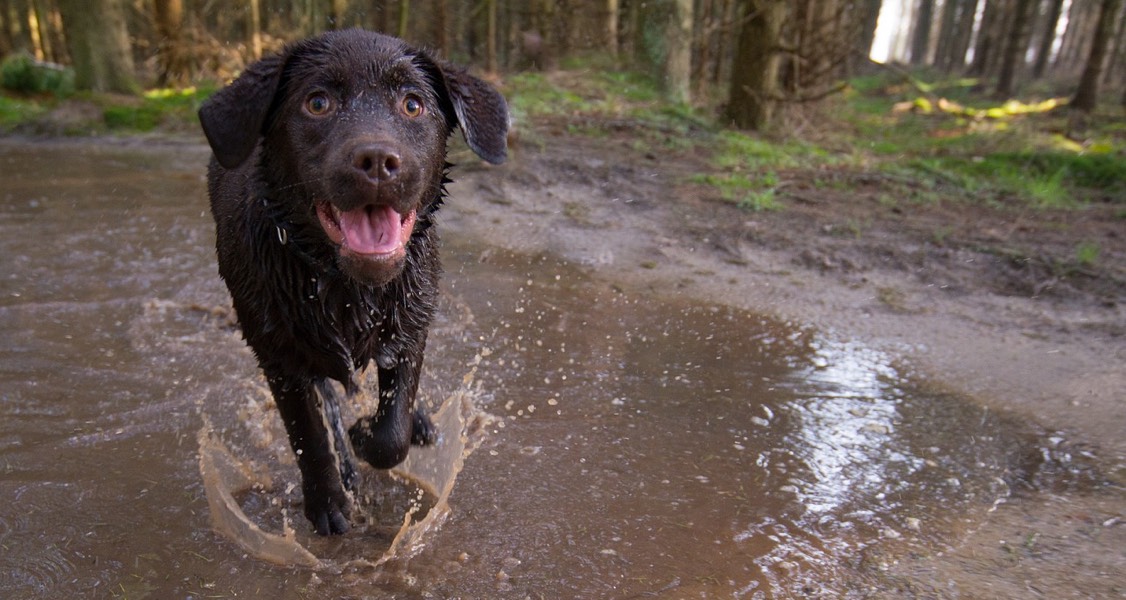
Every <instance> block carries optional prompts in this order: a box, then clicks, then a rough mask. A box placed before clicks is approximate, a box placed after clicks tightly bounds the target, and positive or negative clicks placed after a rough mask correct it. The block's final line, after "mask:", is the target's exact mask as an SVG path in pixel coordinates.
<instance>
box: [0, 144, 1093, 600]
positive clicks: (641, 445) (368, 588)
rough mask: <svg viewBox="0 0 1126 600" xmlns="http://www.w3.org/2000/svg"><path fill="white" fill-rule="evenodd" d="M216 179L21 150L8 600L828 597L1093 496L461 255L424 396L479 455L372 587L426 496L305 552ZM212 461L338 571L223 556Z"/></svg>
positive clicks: (687, 324) (1039, 448)
mask: <svg viewBox="0 0 1126 600" xmlns="http://www.w3.org/2000/svg"><path fill="white" fill-rule="evenodd" d="M205 161H206V154H205V152H204V149H203V148H202V147H201V146H198V145H194V144H184V145H175V144H164V145H161V144H156V143H140V142H134V143H122V142H113V143H107V144H101V145H99V144H90V143H86V144H74V143H35V144H27V143H19V142H4V143H3V144H0V170H2V171H3V173H4V175H3V181H4V184H3V191H2V192H0V264H3V271H2V275H3V279H2V280H0V340H2V342H3V343H2V344H0V356H2V360H0V498H4V499H5V501H4V502H0V548H2V549H3V552H2V553H0V590H4V591H5V595H6V597H13V598H60V597H114V596H120V597H129V598H140V597H154V598H165V597H234V596H240V597H264V596H269V597H276V598H303V597H310V596H312V597H370V598H384V597H386V598H391V597H420V598H446V597H467V598H479V597H480V598H483V597H516V598H523V597H615V598H631V597H669V598H684V597H735V598H743V597H746V598H755V597H772V596H779V595H793V596H819V595H824V596H832V595H837V594H840V593H845V592H851V593H860V590H863V589H865V586H866V585H867V581H868V579H869V578H870V573H871V572H873V570H877V571H878V570H879V569H878V565H875V566H873V565H874V564H875V563H879V562H881V561H885V560H887V559H886V557H887V556H889V555H891V556H894V555H897V554H907V553H911V552H922V553H933V552H936V551H941V550H942V549H943V548H946V547H947V545H948V544H950V543H952V541H953V540H956V539H958V537H959V536H960V535H962V534H963V533H965V532H966V531H969V530H972V529H974V528H975V527H977V526H978V525H979V523H980V522H981V521H982V519H983V518H984V516H985V515H986V514H987V512H988V511H990V510H991V509H993V507H994V506H996V505H997V503H998V502H1001V501H1003V500H1004V499H1005V498H1006V497H1008V496H1009V495H1010V494H1011V493H1013V491H1014V490H1017V489H1020V488H1022V487H1029V486H1038V487H1045V486H1046V487H1051V485H1053V483H1052V482H1063V484H1065V485H1068V486H1072V487H1075V486H1088V487H1094V486H1095V485H1096V484H1097V480H1098V477H1097V476H1096V475H1092V474H1090V473H1088V472H1087V471H1085V470H1084V469H1083V468H1081V467H1078V466H1074V465H1077V464H1079V463H1082V462H1083V461H1084V455H1083V451H1082V450H1081V449H1073V448H1069V447H1066V446H1065V444H1064V442H1062V441H1061V440H1059V439H1058V438H1056V437H1053V435H1052V434H1050V433H1042V432H1040V430H1039V429H1038V428H1037V427H1035V426H1033V425H1032V424H1030V423H1027V422H1025V421H1023V420H1021V419H1018V418H1015V417H1011V416H1007V415H1004V414H999V413H998V412H997V411H994V410H989V409H988V408H985V407H984V406H983V405H980V404H977V403H974V402H971V401H969V400H967V399H965V398H963V397H960V396H958V395H956V394H953V393H949V392H947V391H944V390H945V389H946V386H945V385H944V384H943V382H940V381H931V380H927V379H925V378H923V377H920V376H918V375H917V374H915V373H912V372H911V371H910V369H908V368H906V367H904V366H902V365H901V364H900V363H899V362H898V360H897V357H895V356H891V355H889V354H887V353H886V352H884V351H880V350H876V349H874V348H871V347H867V346H865V345H864V344H863V343H860V342H857V341H855V340H850V339H847V338H840V337H835V336H833V335H830V334H826V333H824V332H821V331H818V330H815V329H812V328H809V327H806V326H803V325H802V324H800V323H789V322H779V321H776V320H772V319H770V318H767V317H764V316H760V315H756V314H753V313H749V312H745V311H742V310H739V309H734V308H730V307H725V306H720V305H711V304H708V303H704V302H699V301H689V300H684V299H682V300H669V299H657V298H655V297H652V296H650V295H648V294H644V293H640V292H637V291H631V290H627V289H623V288H620V287H618V286H616V285H615V284H614V282H612V281H607V280H605V279H602V278H600V276H599V274H598V273H596V272H594V271H593V270H592V269H591V268H590V267H589V266H584V265H580V264H576V263H572V262H568V260H566V259H564V258H562V257H560V256H556V255H552V254H545V253H530V254H529V253H521V252H515V251H511V250H506V249H503V248H500V247H495V246H490V245H483V244H480V243H478V242H473V241H467V240H463V239H457V238H456V237H455V236H453V235H449V236H447V239H446V246H445V253H444V262H445V265H446V271H447V276H446V279H445V290H446V294H445V299H444V301H443V307H442V313H441V316H440V318H439V321H438V323H437V324H436V326H435V328H434V329H433V331H432V333H431V341H430V344H429V347H430V351H429V353H428V355H427V361H428V366H427V370H426V374H425V376H424V381H423V383H422V396H423V398H424V401H425V402H427V403H428V405H430V406H432V407H436V406H438V405H439V404H441V403H442V402H443V401H444V400H445V399H446V398H448V397H451V396H455V395H458V394H460V396H458V397H459V398H461V399H462V400H464V401H465V403H466V405H467V406H466V408H465V411H466V421H467V422H468V423H469V424H470V425H469V427H470V429H471V430H470V431H468V432H466V435H467V438H470V445H471V447H475V448H476V450H475V451H474V452H472V453H471V454H468V456H466V457H465V459H464V465H463V468H462V469H461V470H460V472H459V473H457V475H456V480H455V481H454V483H453V487H452V493H451V495H450V497H449V499H448V505H449V506H448V511H447V512H446V513H445V514H444V515H443V518H442V519H440V520H438V521H436V522H435V523H434V527H432V528H431V529H429V530H428V531H426V532H424V533H423V535H421V536H420V537H419V539H418V543H417V544H416V545H414V546H413V547H412V548H410V549H409V551H408V549H401V550H395V551H393V553H392V556H390V557H389V560H387V561H386V562H384V563H383V564H381V565H379V566H373V565H374V564H375V563H378V562H380V561H381V560H383V559H384V558H385V557H384V553H385V551H386V549H387V548H388V547H389V546H390V545H391V538H392V537H393V536H394V532H395V531H397V528H398V525H399V524H400V523H401V522H402V521H403V514H404V513H405V512H406V510H407V509H408V507H409V506H411V505H412V503H414V502H415V499H416V498H417V496H418V490H417V488H416V487H414V486H413V485H412V484H411V483H410V482H407V481H404V480H402V479H391V478H387V477H383V476H381V475H380V474H377V473H374V472H371V471H367V472H365V473H364V475H365V477H366V481H368V482H369V488H365V489H370V490H371V491H372V493H373V494H375V495H377V496H378V497H379V498H381V499H382V504H381V506H380V507H379V508H375V507H374V501H373V500H371V499H370V498H369V499H368V500H367V502H368V503H369V507H368V508H366V509H365V511H364V512H365V514H366V515H368V519H370V522H369V523H367V524H366V526H365V527H363V528H362V529H361V531H360V532H359V533H357V534H356V535H353V536H351V537H348V538H347V539H339V538H333V539H328V540H326V539H316V538H315V536H312V535H311V532H310V528H309V526H308V523H306V522H305V521H304V519H303V518H302V517H300V506H299V504H298V502H299V500H298V499H297V498H295V497H294V486H295V485H296V484H297V482H298V479H297V472H296V468H295V466H294V465H293V463H292V460H291V459H290V458H289V456H288V451H287V450H286V448H285V443H284V440H283V439H281V437H280V436H279V432H280V427H279V424H278V423H277V417H276V411H275V410H274V409H273V408H272V406H271V403H270V401H269V399H268V397H267V396H266V395H265V394H264V393H263V388H262V385H261V382H260V380H259V376H258V373H257V371H256V368H255V365H254V361H253V358H252V357H251V355H250V353H249V351H248V350H247V349H246V348H245V346H244V344H243V343H242V341H241V340H240V338H239V336H238V334H237V332H236V331H235V330H234V329H233V328H232V327H231V322H230V312H229V310H228V309H227V308H226V307H227V299H226V295H225V290H224V289H223V287H222V284H221V282H220V281H219V279H218V276H217V275H216V271H215V266H214V258H213V250H212V243H213V232H212V228H213V225H212V222H211V219H210V216H209V215H208V214H207V212H206V211H207V209H206V201H205V195H204V184H203V180H202V177H201V173H202V165H203V164H204V163H205ZM208 424H209V426H208ZM205 429H206V430H213V435H214V437H215V438H216V439H219V440H221V441H222V443H223V444H224V445H225V446H227V447H229V448H230V450H231V452H232V454H233V455H235V456H236V457H237V458H238V460H240V461H243V462H244V463H245V464H247V465H250V466H251V467H252V469H253V470H254V471H255V472H256V473H257V474H259V475H261V476H262V477H263V479H262V482H263V483H262V485H259V486H258V487H257V488H254V489H252V490H250V491H237V493H236V494H235V497H236V499H237V500H238V501H239V502H240V503H241V505H242V508H243V509H244V510H245V511H246V512H247V514H249V515H250V518H251V519H252V520H254V521H255V522H256V523H257V524H258V525H260V526H261V527H263V528H266V529H273V530H277V531H279V532H280V530H281V528H282V527H284V524H285V523H286V522H288V523H289V524H290V525H292V527H293V529H294V530H295V532H296V533H295V536H296V539H297V541H298V542H300V543H302V544H303V545H304V546H306V547H307V548H308V549H309V550H310V551H311V552H312V553H313V554H314V555H315V556H317V557H318V559H319V563H318V566H316V567H314V568H309V567H297V566H278V565H275V564H272V563H270V562H268V561H265V560H261V559H258V558H254V557H251V556H248V555H247V553H246V552H245V551H244V550H243V549H242V548H241V547H240V546H238V545H237V543H236V542H235V541H234V540H231V539H229V538H228V537H226V536H224V535H221V534H219V533H217V532H216V531H215V529H214V528H213V527H212V523H211V520H210V515H209V507H208V502H207V499H206V494H205V490H204V484H203V477H202V475H201V471H200V463H199V450H200V441H199V440H200V435H199V434H200V432H201V430H205ZM461 433H462V432H460V431H454V430H449V429H448V428H447V430H445V431H443V436H445V437H446V439H451V438H456V437H457V436H459V435H460V434H461ZM416 453H423V454H424V453H425V451H417V450H416ZM442 460H447V459H442ZM1053 473H1059V474H1056V475H1053ZM1043 477H1051V481H1049V482H1045V481H1043V480H1042V478H1043ZM267 479H268V480H269V483H265V481H266V480H267ZM396 553H397V555H396Z"/></svg>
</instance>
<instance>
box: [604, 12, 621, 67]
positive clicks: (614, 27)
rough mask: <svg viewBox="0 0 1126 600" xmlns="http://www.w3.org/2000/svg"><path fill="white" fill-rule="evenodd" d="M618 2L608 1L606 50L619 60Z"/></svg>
mask: <svg viewBox="0 0 1126 600" xmlns="http://www.w3.org/2000/svg"><path fill="white" fill-rule="evenodd" d="M618 4H619V2H618V0H606V49H607V50H609V51H610V57H611V58H613V59H614V60H615V62H616V61H617V60H618V10H619V6H618Z"/></svg>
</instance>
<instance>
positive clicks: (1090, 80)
mask: <svg viewBox="0 0 1126 600" xmlns="http://www.w3.org/2000/svg"><path fill="white" fill-rule="evenodd" d="M1120 6H1122V0H1103V2H1102V7H1101V8H1100V9H1099V20H1098V24H1097V25H1096V27H1095V37H1094V39H1093V40H1092V41H1091V54H1089V55H1088V56H1087V66H1086V67H1085V68H1084V69H1083V76H1082V77H1081V78H1080V79H1079V89H1078V91H1076V92H1075V97H1074V98H1072V100H1071V106H1072V107H1073V108H1075V109H1078V110H1081V111H1083V112H1091V111H1092V110H1094V109H1095V105H1096V104H1097V103H1098V95H1099V75H1101V74H1102V69H1103V60H1104V59H1105V58H1106V50H1107V47H1108V46H1109V45H1110V42H1111V39H1110V38H1111V36H1112V35H1114V26H1115V23H1114V21H1115V18H1116V17H1117V16H1118V8H1119V7H1120Z"/></svg>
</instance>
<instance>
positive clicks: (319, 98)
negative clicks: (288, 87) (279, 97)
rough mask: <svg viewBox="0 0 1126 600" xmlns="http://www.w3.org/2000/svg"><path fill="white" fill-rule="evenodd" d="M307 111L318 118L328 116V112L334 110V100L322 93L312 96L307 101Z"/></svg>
mask: <svg viewBox="0 0 1126 600" xmlns="http://www.w3.org/2000/svg"><path fill="white" fill-rule="evenodd" d="M305 110H307V111H309V114H311V115H314V116H318V117H319V116H321V115H325V114H328V111H330V110H332V100H330V99H329V97H328V96H326V95H324V94H321V93H316V94H312V95H311V96H309V97H308V98H306V99H305Z"/></svg>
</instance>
